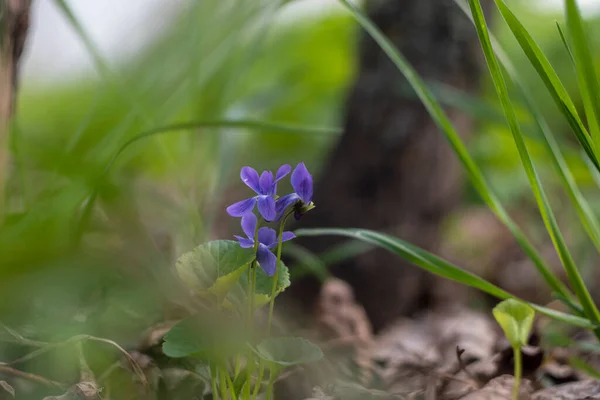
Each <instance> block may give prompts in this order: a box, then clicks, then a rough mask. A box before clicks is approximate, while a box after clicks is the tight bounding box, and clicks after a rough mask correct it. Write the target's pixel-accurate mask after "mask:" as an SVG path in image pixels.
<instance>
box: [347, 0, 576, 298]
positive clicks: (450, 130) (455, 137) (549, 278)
mask: <svg viewBox="0 0 600 400" xmlns="http://www.w3.org/2000/svg"><path fill="white" fill-rule="evenodd" d="M340 1H341V3H342V4H343V5H344V6H345V7H346V8H347V9H348V11H350V12H351V13H352V15H353V16H354V18H355V19H356V20H357V21H358V23H359V24H360V25H361V26H362V27H363V28H365V30H366V31H367V32H368V33H369V35H371V37H372V38H373V39H374V40H375V41H376V42H377V44H379V46H380V47H381V49H382V50H383V51H384V52H385V53H386V54H387V55H388V57H389V58H390V59H391V60H392V62H393V63H394V64H395V65H396V67H397V68H398V70H399V71H400V72H402V74H403V75H404V76H405V78H406V79H407V80H408V82H409V83H410V85H411V86H412V87H413V89H414V90H415V92H416V94H417V96H418V97H419V99H420V100H421V102H422V103H423V105H424V106H425V108H426V109H427V111H428V112H429V115H431V117H432V119H433V120H434V122H435V123H436V124H437V126H438V127H439V128H440V129H441V131H442V132H443V133H444V134H445V135H446V138H447V139H448V142H449V143H450V145H451V147H452V149H453V150H454V152H455V153H456V155H457V156H458V159H459V160H460V162H461V163H462V164H463V167H464V168H465V171H466V172H467V174H468V176H469V180H470V181H471V183H472V184H473V187H474V188H475V189H476V190H477V192H478V193H479V195H480V197H481V198H482V200H483V201H484V202H485V203H486V204H487V205H488V206H489V207H490V209H491V210H492V211H493V212H494V213H495V214H496V216H497V217H498V219H499V220H500V221H502V222H503V223H504V225H506V227H507V228H508V229H509V230H510V232H511V233H512V234H513V236H514V237H515V239H516V241H517V242H518V243H519V245H520V246H521V248H522V249H523V251H524V252H525V253H526V254H527V256H528V257H529V258H530V259H531V260H532V261H533V263H534V265H535V266H536V268H537V270H538V271H539V273H540V274H541V275H542V276H543V277H544V280H545V281H546V282H547V283H548V285H549V286H550V287H551V288H552V290H554V291H555V292H557V293H560V294H561V295H563V296H564V297H571V294H570V293H569V290H568V289H567V287H566V286H565V285H564V284H563V283H562V282H560V281H559V280H558V278H557V277H556V275H555V274H554V273H553V272H552V271H551V270H550V268H548V266H547V265H546V263H545V262H544V260H543V259H542V258H541V256H540V255H539V253H538V251H536V249H535V248H534V247H533V245H532V244H531V243H530V242H529V240H527V238H526V237H525V235H524V234H523V232H522V231H521V230H520V229H519V227H518V226H517V224H515V222H514V221H513V220H512V218H510V216H509V215H508V213H507V212H506V210H505V209H504V207H503V206H502V204H500V201H499V200H498V197H497V196H496V194H495V193H494V192H493V191H492V189H491V187H490V186H489V185H488V183H487V181H486V180H485V177H484V176H483V173H482V171H481V170H480V169H479V167H478V166H477V164H475V161H474V160H473V158H472V157H471V156H470V155H469V153H468V151H467V148H466V146H465V144H464V143H463V141H462V139H461V137H460V135H459V134H458V132H457V131H456V129H455V128H454V126H453V125H452V122H451V121H450V119H449V118H448V116H447V115H446V113H445V112H444V110H443V109H442V107H441V105H440V104H439V102H438V101H437V100H436V99H435V97H434V96H433V93H432V92H431V91H430V90H429V89H428V87H427V86H426V85H425V82H423V80H422V79H421V77H419V75H418V74H417V71H415V69H414V68H413V67H412V66H411V65H410V63H409V62H408V60H406V58H405V57H404V56H403V55H402V54H401V53H400V52H399V51H398V49H396V48H395V47H394V45H393V44H392V43H391V42H390V40H389V39H388V38H386V37H385V36H384V34H383V33H382V32H381V30H380V29H379V28H378V27H377V26H376V25H375V24H374V23H373V22H372V21H371V20H369V18H367V17H366V16H365V15H364V14H363V13H362V12H361V11H360V10H359V9H358V8H357V7H356V6H355V5H353V4H352V3H351V2H350V1H348V0H340Z"/></svg>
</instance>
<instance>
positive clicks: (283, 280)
mask: <svg viewBox="0 0 600 400" xmlns="http://www.w3.org/2000/svg"><path fill="white" fill-rule="evenodd" d="M278 269H279V274H278V276H277V289H276V291H275V296H277V295H278V294H279V293H281V292H283V291H284V290H285V289H287V288H288V287H289V286H290V284H291V282H290V271H289V269H288V267H287V266H286V265H285V264H284V263H283V261H279V268H278ZM273 279H274V276H267V274H265V271H263V270H262V268H257V269H256V288H255V290H254V305H255V306H256V307H257V308H258V307H262V306H264V305H265V304H267V303H268V302H269V300H271V290H272V289H273ZM247 293H248V274H244V275H242V276H241V277H240V279H239V282H238V284H237V285H236V286H235V287H234V288H233V289H232V290H231V291H230V292H229V295H228V296H227V299H226V306H228V307H229V306H234V305H235V306H237V307H240V306H242V305H245V304H247V300H246V299H247V297H248V296H247Z"/></svg>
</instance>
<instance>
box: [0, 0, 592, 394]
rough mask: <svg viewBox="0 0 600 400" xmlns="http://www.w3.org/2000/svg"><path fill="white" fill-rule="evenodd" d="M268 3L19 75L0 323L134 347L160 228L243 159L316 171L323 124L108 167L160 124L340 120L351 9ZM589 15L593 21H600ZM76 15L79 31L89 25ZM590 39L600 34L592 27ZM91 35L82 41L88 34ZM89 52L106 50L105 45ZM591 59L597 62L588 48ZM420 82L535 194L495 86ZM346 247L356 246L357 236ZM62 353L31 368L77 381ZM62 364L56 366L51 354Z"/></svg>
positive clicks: (486, 167)
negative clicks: (317, 130) (129, 49)
mask: <svg viewBox="0 0 600 400" xmlns="http://www.w3.org/2000/svg"><path fill="white" fill-rule="evenodd" d="M277 5H278V2H274V1H257V2H247V1H243V0H227V1H224V0H203V1H202V2H190V3H189V4H188V5H186V6H185V8H184V10H183V11H182V13H181V15H179V16H178V17H177V18H176V20H174V21H172V24H171V26H170V29H168V30H167V31H166V33H165V34H164V35H162V36H161V37H159V38H158V39H156V40H155V41H154V42H152V43H150V44H149V45H148V46H147V47H145V48H143V49H141V50H140V52H139V54H137V55H136V57H135V58H134V59H132V60H131V61H130V62H128V63H127V64H125V65H122V66H120V67H110V68H109V67H101V68H100V69H101V72H102V73H100V74H98V75H97V76H96V75H94V76H89V77H87V78H85V77H84V78H78V79H76V80H73V81H66V82H64V83H57V84H52V85H49V86H40V85H37V84H35V82H27V81H25V82H22V89H21V91H20V94H19V98H18V108H17V109H18V114H17V116H16V119H15V124H14V129H13V136H12V142H11V150H12V152H13V155H14V159H13V170H12V173H11V180H10V182H9V198H8V204H9V207H10V209H9V212H10V214H9V218H8V221H7V224H6V226H5V227H3V229H2V231H0V282H1V283H0V289H1V290H2V293H3V295H4V299H5V301H4V302H3V303H2V305H1V306H0V321H1V322H3V323H6V324H7V325H8V326H10V327H13V328H14V329H16V330H18V331H19V332H20V333H22V334H24V335H26V336H28V337H32V338H39V339H40V340H44V341H60V340H65V339H67V338H68V337H70V336H72V335H76V334H81V333H86V334H94V335H96V336H102V337H109V338H111V339H114V340H117V341H118V342H119V343H121V344H123V345H131V344H134V343H135V341H136V340H137V339H138V337H139V334H140V332H141V331H143V330H144V329H145V328H146V327H147V326H149V325H150V324H152V323H153V322H156V321H159V320H161V319H162V317H163V314H164V313H165V306H164V301H163V300H164V298H163V296H164V291H165V290H169V288H168V287H166V286H163V285H162V284H163V283H164V282H162V281H163V280H164V279H163V278H162V277H163V275H162V274H163V271H162V270H165V269H166V268H167V266H168V265H169V254H162V253H160V252H158V250H157V249H156V248H155V247H153V245H154V244H155V243H156V242H157V241H158V239H157V237H162V236H165V235H166V237H167V238H168V239H169V240H167V245H166V247H167V248H169V249H170V250H169V251H167V253H169V252H170V253H174V254H177V253H180V252H181V251H183V250H187V249H189V248H191V247H193V246H195V245H197V244H198V243H200V242H201V241H202V240H204V239H206V238H207V237H209V236H210V235H211V231H212V228H213V225H212V224H214V223H215V222H216V218H218V216H219V215H222V214H223V212H224V211H223V209H222V205H223V204H222V202H223V197H224V195H226V194H227V190H228V187H229V184H230V183H231V182H232V181H237V179H238V178H237V173H238V171H239V168H240V167H241V166H243V165H253V166H255V167H256V168H257V169H260V168H274V167H276V166H278V165H279V164H281V163H290V164H294V163H296V162H299V161H305V162H307V164H309V165H310V166H311V171H312V170H315V171H318V169H319V168H320V167H321V166H322V165H323V161H324V158H325V154H326V153H327V151H328V150H329V149H330V148H331V146H333V145H335V143H336V137H335V136H332V135H329V134H323V135H313V134H311V135H308V134H304V133H302V132H298V133H296V132H292V131H285V132H284V131H283V130H279V129H272V128H268V129H260V130H255V129H243V128H240V127H235V130H234V129H232V127H231V126H219V127H218V126H212V127H193V128H191V129H181V130H173V131H169V132H168V133H165V134H160V135H153V136H151V137H148V138H146V139H143V140H139V141H136V142H135V144H132V145H131V146H129V147H128V148H127V150H126V151H123V153H122V154H120V155H119V157H118V158H117V159H116V160H115V163H114V165H113V166H112V167H111V169H110V170H109V173H108V174H106V175H105V174H104V171H105V169H106V166H107V165H108V164H109V162H110V161H111V160H112V159H113V157H114V156H115V154H116V153H117V152H118V151H119V149H120V148H121V147H122V146H123V145H124V144H125V143H127V142H128V141H130V140H131V139H132V138H134V137H136V135H139V134H140V133H143V132H148V131H150V130H153V129H157V128H161V127H165V126H170V125H176V124H187V123H190V122H194V121H196V122H198V121H217V120H236V121H239V120H252V121H256V120H260V121H271V122H276V123H279V124H285V125H302V126H320V127H331V128H338V129H339V127H340V126H341V125H342V121H341V119H342V118H343V114H342V110H343V103H344V97H345V94H346V91H347V88H348V85H350V84H351V82H352V78H353V76H354V74H355V73H356V65H355V63H356V57H355V56H356V55H355V42H356V39H357V34H358V30H357V27H356V25H355V23H354V21H353V19H352V17H351V16H349V15H347V14H346V13H343V12H338V11H335V10H333V11H328V12H325V13H323V14H319V15H315V14H308V15H307V16H305V17H300V18H294V19H293V20H291V19H290V18H287V19H283V18H281V15H280V11H281V10H277V8H276V7H277ZM282 7H285V8H287V7H294V4H285V5H283V6H282ZM288 11H289V10H288ZM291 12H292V11H290V13H291ZM517 12H518V16H519V18H520V19H521V20H523V21H525V22H526V23H527V26H526V27H527V29H528V30H530V31H532V32H533V35H534V36H535V39H536V41H538V43H539V44H540V46H541V47H542V49H543V51H544V52H545V53H546V54H547V55H548V57H549V59H550V62H551V63H552V65H553V66H554V68H555V69H556V70H557V72H558V74H559V76H560V77H561V79H563V82H564V83H565V87H566V89H567V91H568V92H569V93H570V94H571V96H572V97H573V100H574V102H575V105H576V107H577V108H578V109H579V110H580V111H581V110H583V102H582V100H581V99H579V98H577V97H576V95H575V93H577V87H578V83H577V81H576V79H574V74H573V73H572V72H573V69H572V65H571V64H570V60H569V57H568V56H565V54H566V53H565V49H564V46H563V44H562V41H561V39H560V36H559V34H558V32H557V31H556V30H555V29H554V30H553V29H552V28H553V25H552V24H551V23H548V21H550V20H552V19H553V18H554V17H555V16H548V17H547V19H546V18H541V17H540V16H539V15H537V14H533V13H532V12H531V11H528V10H527V9H525V8H519V9H518V10H517ZM73 17H74V18H75V17H76V16H73ZM65 23H69V21H68V20H67V19H66V20H65ZM71 23H76V21H75V22H74V21H73V20H71ZM562 23H564V22H562ZM590 24H591V26H592V29H593V32H595V33H600V32H599V30H600V19H597V20H594V21H590ZM496 26H497V27H498V29H497V34H498V36H499V39H500V42H501V43H502V45H503V46H504V47H505V49H506V50H507V52H508V53H509V55H510V56H511V58H512V59H513V61H514V62H515V65H516V68H517V69H518V70H519V71H520V72H521V73H522V74H523V75H522V79H523V80H524V81H526V82H528V83H529V84H530V87H531V93H532V96H533V100H534V101H535V103H536V104H537V105H539V107H540V109H541V112H542V114H543V115H544V116H545V117H546V118H547V120H548V124H549V125H550V126H552V128H553V131H554V132H556V133H558V134H559V135H558V136H559V137H558V139H559V142H560V143H561V146H569V144H571V145H572V144H573V142H572V138H570V137H568V136H567V135H565V134H563V133H564V132H567V129H568V126H567V125H566V124H565V122H564V120H563V119H562V118H561V117H560V116H559V115H558V113H557V112H556V111H557V110H556V108H555V106H554V104H553V102H552V99H551V98H549V97H548V96H547V95H546V94H545V90H542V89H543V83H542V82H541V81H539V79H537V78H536V77H535V71H534V70H533V69H532V68H531V67H530V66H529V64H528V62H527V60H526V59H525V58H524V55H522V53H521V52H520V51H518V45H517V44H516V43H515V42H514V41H513V40H511V38H510V37H511V35H510V33H509V32H508V31H507V30H506V28H505V27H504V25H503V24H500V23H498V24H496ZM80 28H81V29H80V33H81V34H83V32H84V31H85V26H81V27H80ZM589 38H590V40H591V41H599V40H600V39H598V38H600V35H598V34H592V35H590V36H589ZM593 44H594V43H593ZM598 45H599V44H598V43H596V44H595V47H596V48H597V46H598ZM88 46H90V47H91V48H93V42H92V41H91V40H89V39H88ZM93 52H95V53H97V54H96V55H95V56H94V57H95V58H96V61H97V62H100V63H102V61H101V60H102V54H100V53H99V52H98V51H97V50H93ZM98 60H100V61H98ZM594 62H595V63H596V65H597V66H598V63H600V56H596V58H595V59H594ZM428 83H429V84H431V86H432V87H434V88H437V89H436V90H434V91H435V93H437V94H440V93H441V94H442V96H441V97H442V98H444V96H446V97H445V98H446V99H447V102H449V103H452V102H454V103H455V104H459V105H460V106H461V108H463V109H464V110H465V111H467V112H470V113H472V114H473V115H475V116H476V118H477V119H478V121H479V122H480V125H479V127H478V130H477V131H476V132H475V133H474V135H473V136H472V139H471V141H470V143H469V150H470V152H471V153H472V154H473V155H474V159H475V161H476V162H477V163H478V165H481V166H482V167H483V168H482V169H483V172H484V174H485V176H486V177H488V178H489V180H490V181H491V183H492V186H493V187H494V188H495V189H497V190H496V192H497V193H499V195H500V196H499V197H500V200H501V201H502V202H503V203H504V204H508V205H509V207H511V206H516V205H519V204H521V203H522V202H523V201H524V200H523V199H524V198H525V199H526V198H527V197H526V195H525V194H526V193H527V191H528V190H529V189H528V186H527V179H526V176H525V175H524V174H522V172H521V169H520V161H519V158H518V154H517V152H516V151H515V149H514V144H513V142H512V139H511V137H510V132H509V131H507V130H506V128H505V127H503V124H502V120H501V118H498V116H501V115H502V114H501V110H500V108H499V104H498V103H497V101H496V100H495V98H494V96H492V94H493V92H492V90H493V88H492V87H491V86H490V85H489V83H488V82H486V81H483V82H482V88H483V94H482V96H481V98H480V97H479V96H477V97H473V96H466V95H465V94H463V93H458V92H453V91H451V90H448V89H447V88H443V87H440V86H439V85H438V86H436V83H435V82H428ZM444 89H445V91H444ZM406 95H407V96H414V94H411V93H406ZM514 106H515V108H516V110H515V111H516V113H517V116H518V118H519V119H520V120H521V119H522V120H524V121H528V120H529V121H532V119H531V116H530V115H529V113H528V111H527V108H526V106H525V105H524V104H518V103H517V104H515V105H514ZM469 110H470V111H469ZM525 140H526V145H527V147H528V148H529V149H530V152H531V156H532V158H533V159H534V160H535V161H536V165H539V166H540V167H539V169H540V171H541V175H542V178H544V179H547V180H548V185H547V186H548V195H549V197H551V199H553V198H554V197H556V196H557V191H558V189H557V188H558V187H559V181H558V180H557V179H556V178H553V177H552V175H551V174H547V173H546V171H547V170H549V169H550V168H549V167H550V165H551V160H550V158H549V157H548V155H547V154H546V150H545V147H544V145H543V143H542V142H540V140H539V138H537V139H536V137H535V132H534V133H532V136H531V137H527V138H526V139H525ZM573 148H575V146H573ZM565 158H566V162H567V164H568V165H569V167H570V168H571V171H572V173H573V175H574V177H575V180H576V181H577V183H578V184H580V187H581V188H582V191H583V192H584V195H585V196H586V198H588V199H589V200H590V204H591V206H592V208H593V209H594V210H595V211H596V212H597V211H600V197H599V196H598V195H599V193H598V192H597V187H596V186H595V183H594V180H593V177H592V176H591V175H590V173H589V169H588V167H587V166H586V165H585V163H584V162H582V161H581V159H580V158H579V156H578V154H573V153H572V152H571V153H569V152H566V153H565ZM315 175H317V176H318V173H317V174H315ZM96 192H97V194H98V197H97V202H96V203H94V207H93V208H90V210H91V214H90V223H89V225H87V226H85V229H84V230H83V231H82V232H81V233H82V234H83V236H82V240H81V242H80V243H78V244H74V240H73V236H74V232H76V230H77V227H78V223H79V221H80V220H81V217H82V213H83V212H84V210H85V206H86V204H87V202H88V201H89V199H90V196H91V195H92V194H93V193H96ZM468 201H470V202H472V203H473V202H477V201H476V200H474V199H473V198H470V199H468ZM567 219H568V218H565V220H567ZM542 228H543V227H542ZM170 241H171V242H172V246H171V247H169V245H168V243H169V242H170ZM348 246H351V248H352V249H353V250H355V251H356V252H361V251H367V250H368V248H365V247H357V246H356V245H355V244H350V245H348ZM296 250H297V251H296V252H297V253H298V252H302V249H296ZM292 252H293V250H292ZM157 253H158V255H159V256H160V257H157V256H156V255H157ZM352 254H355V253H352V252H350V251H348V250H347V248H342V249H341V250H340V249H332V250H331V252H329V253H327V254H318V255H314V254H306V253H304V255H305V256H306V258H307V259H309V261H307V263H311V262H312V264H311V265H309V267H310V266H312V267H313V269H314V270H317V271H319V272H318V273H319V274H320V276H321V278H322V279H325V277H326V274H325V271H324V265H327V264H328V263H335V262H337V261H339V260H340V258H343V257H344V256H346V257H347V256H350V255H352ZM163 256H164V258H161V257H163ZM299 261H301V260H299ZM157 281H158V283H157ZM159 283H160V284H159ZM165 285H166V284H165ZM0 338H4V336H3V335H0ZM86 346H87V345H86ZM25 349H26V348H15V346H14V344H12V343H10V342H8V341H7V342H6V345H4V346H0V353H1V355H0V359H1V360H6V359H11V358H15V357H16V356H17V355H18V354H19V353H20V352H22V351H24V350H25ZM72 350H73V351H72V354H71V352H69V351H67V350H65V351H55V352H51V353H49V354H48V355H47V356H45V358H44V359H43V360H40V362H39V363H37V364H35V363H34V364H35V365H33V366H32V368H34V369H35V370H38V371H40V373H41V372H46V373H47V372H48V371H52V377H53V378H54V379H57V380H65V381H69V380H72V375H73V373H75V372H76V369H73V368H71V367H72V366H73V357H75V356H74V354H75V352H74V349H72ZM88 351H90V352H91V353H92V354H89V357H90V358H91V359H93V360H97V363H98V365H102V366H103V368H104V367H106V366H108V365H109V364H110V363H111V362H112V361H114V360H115V359H116V358H117V356H118V353H117V352H114V353H112V352H111V353H110V354H109V355H106V354H105V352H106V349H105V348H103V347H99V346H95V345H89V346H88ZM56 365H60V366H61V367H64V368H60V369H56V368H52V367H53V366H56ZM67 366H70V367H69V368H68V367H67ZM123 374H124V372H123V371H120V372H119V373H117V374H116V375H115V381H119V382H120V381H123V382H122V385H125V382H126V381H127V379H123ZM123 390H125V389H123ZM31 398H40V397H39V396H38V397H35V395H33V397H31Z"/></svg>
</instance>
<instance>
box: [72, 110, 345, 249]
mask: <svg viewBox="0 0 600 400" xmlns="http://www.w3.org/2000/svg"><path fill="white" fill-rule="evenodd" d="M198 128H240V129H254V130H259V131H260V130H265V131H273V130H276V131H279V132H281V133H291V134H310V135H339V134H340V133H341V130H340V129H339V128H323V127H310V126H299V125H292V124H286V123H279V122H269V121H260V120H250V119H245V120H208V121H193V122H182V123H178V124H172V125H165V126H160V127H158V128H154V129H150V130H147V131H145V132H142V133H139V134H137V135H136V136H134V137H132V138H131V139H129V140H128V141H126V142H125V143H123V145H121V147H119V149H118V150H117V151H116V152H115V153H114V154H113V156H112V157H111V159H110V161H109V162H108V163H107V164H106V166H105V167H104V171H103V176H101V177H99V178H98V179H99V181H100V180H101V179H102V178H104V176H105V175H106V174H108V172H109V171H110V169H111V168H112V166H113V165H114V163H115V161H116V160H117V159H118V158H119V156H120V155H121V154H123V153H124V152H125V150H127V149H128V148H129V147H130V146H131V145H133V144H135V143H137V142H138V141H140V140H143V139H147V138H150V137H153V136H155V135H160V134H163V133H168V132H178V131H182V130H190V129H198ZM97 197H98V188H94V190H93V191H92V193H91V194H90V196H88V198H87V199H86V203H85V205H84V207H83V211H82V213H81V216H80V218H79V220H78V223H77V228H76V229H75V233H74V238H73V243H74V246H76V245H77V244H78V243H79V241H80V240H81V237H82V235H83V233H84V232H85V229H86V227H87V225H88V222H89V219H90V217H91V211H92V209H93V207H94V204H95V202H96V199H97Z"/></svg>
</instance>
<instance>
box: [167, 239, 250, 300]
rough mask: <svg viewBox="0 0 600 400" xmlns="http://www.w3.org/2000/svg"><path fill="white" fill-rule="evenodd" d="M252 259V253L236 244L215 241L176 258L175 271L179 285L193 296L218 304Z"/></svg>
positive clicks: (230, 241)
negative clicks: (211, 297) (209, 297)
mask: <svg viewBox="0 0 600 400" xmlns="http://www.w3.org/2000/svg"><path fill="white" fill-rule="evenodd" d="M255 257H256V255H255V250H254V249H252V248H249V249H244V248H242V247H240V245H239V243H238V242H236V241H233V240H215V241H212V242H208V243H204V244H202V245H200V246H198V247H196V248H195V249H194V250H192V251H189V252H187V253H185V254H183V255H182V256H180V257H179V258H178V260H177V264H176V267H177V272H178V273H179V276H180V277H181V279H182V280H183V282H184V283H186V284H187V285H189V286H190V287H191V288H193V289H194V290H195V291H196V292H198V293H200V294H208V293H210V294H213V295H215V296H217V298H218V299H221V300H222V299H224V298H225V296H227V293H229V291H230V290H231V288H232V287H233V286H234V285H235V284H236V283H237V281H238V280H239V279H240V277H241V276H242V273H243V272H244V271H245V270H246V267H248V266H249V265H250V263H251V262H252V261H254V259H255Z"/></svg>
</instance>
